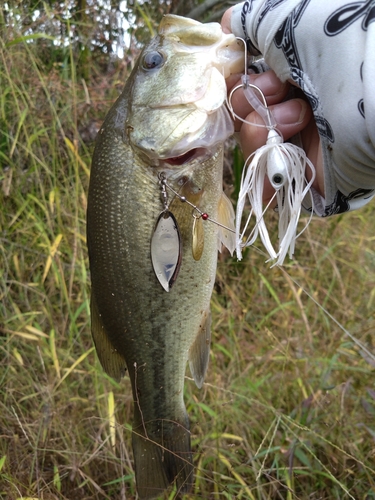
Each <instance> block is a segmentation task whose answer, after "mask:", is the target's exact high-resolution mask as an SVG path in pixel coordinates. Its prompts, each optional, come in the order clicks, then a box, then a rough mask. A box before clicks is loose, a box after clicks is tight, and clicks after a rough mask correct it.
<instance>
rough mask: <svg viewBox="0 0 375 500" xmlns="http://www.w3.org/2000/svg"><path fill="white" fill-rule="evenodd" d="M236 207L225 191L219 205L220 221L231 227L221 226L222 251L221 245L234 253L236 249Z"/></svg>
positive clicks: (220, 241) (219, 234)
mask: <svg viewBox="0 0 375 500" xmlns="http://www.w3.org/2000/svg"><path fill="white" fill-rule="evenodd" d="M235 216H236V215H235V213H234V208H233V205H232V202H231V201H230V199H229V198H228V196H227V195H226V194H225V193H224V192H223V193H222V195H221V197H220V201H219V207H218V217H217V219H218V222H220V224H222V225H223V226H225V227H227V228H229V229H230V231H228V229H225V228H224V227H220V226H219V232H218V250H219V251H220V252H221V247H222V245H224V246H225V247H226V248H227V249H228V250H229V252H230V254H231V255H233V252H234V250H235V249H236V235H235V226H234V219H235Z"/></svg>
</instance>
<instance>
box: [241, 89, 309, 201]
mask: <svg viewBox="0 0 375 500" xmlns="http://www.w3.org/2000/svg"><path fill="white" fill-rule="evenodd" d="M270 109H271V111H272V113H273V116H274V118H275V120H276V122H277V129H278V131H279V132H281V134H282V135H283V138H284V140H287V139H290V138H291V137H292V136H293V135H295V134H297V133H298V132H301V131H302V130H303V129H304V128H305V127H307V125H308V124H309V123H311V122H312V123H313V120H312V116H313V115H312V110H311V108H310V106H309V105H308V103H307V102H306V101H304V100H303V99H291V100H290V101H286V102H282V103H280V104H277V105H275V106H270ZM246 120H247V121H249V122H250V123H254V125H251V124H247V123H244V124H243V126H242V127H241V131H240V142H241V148H242V151H243V155H244V158H245V159H246V158H248V157H249V156H250V155H251V154H252V153H254V152H255V151H256V150H257V149H258V148H260V147H262V146H264V144H265V143H266V141H267V136H268V129H267V128H265V127H259V126H256V125H264V121H263V119H262V118H261V117H260V116H259V115H258V113H256V112H255V111H253V112H251V113H250V114H249V115H248V116H247V117H246ZM255 124H256V125H255ZM274 192H275V190H274V189H273V187H272V186H271V184H270V182H269V180H268V178H267V177H266V179H265V183H264V190H263V201H264V203H268V201H269V200H270V199H271V197H272V196H273V194H274ZM275 203H276V202H275Z"/></svg>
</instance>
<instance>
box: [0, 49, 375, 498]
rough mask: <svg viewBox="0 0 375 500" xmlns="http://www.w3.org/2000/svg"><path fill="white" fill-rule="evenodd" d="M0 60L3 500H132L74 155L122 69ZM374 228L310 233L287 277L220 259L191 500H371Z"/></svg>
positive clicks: (81, 152)
mask: <svg viewBox="0 0 375 500" xmlns="http://www.w3.org/2000/svg"><path fill="white" fill-rule="evenodd" d="M0 55H1V63H0V87H1V89H2V92H1V94H0V122H1V129H2V131H3V135H2V136H1V139H0V161H1V164H2V166H3V169H2V170H1V172H0V176H1V177H0V183H1V194H0V206H1V210H0V251H1V257H0V259H1V270H0V272H1V280H0V287H1V288H0V498H4V499H11V500H13V499H20V498H24V499H26V498H33V499H43V500H50V499H59V500H60V499H67V500H75V499H77V500H78V499H82V500H83V499H85V500H88V499H106V498H108V499H109V498H115V499H117V498H118V499H125V498H126V499H132V498H135V488H134V471H133V460H132V451H131V441H130V431H131V426H130V424H131V419H132V417H131V415H132V396H131V391H130V384H129V380H128V379H127V378H125V379H124V380H123V381H122V382H121V383H116V382H115V381H113V380H112V379H110V378H109V377H108V376H106V375H105V373H104V372H103V370H102V369H101V367H100V364H99V362H98V360H97V358H96V355H95V352H94V349H93V344H92V340H91V335H90V320H89V306H88V304H89V288H90V287H89V275H88V260H87V251H86V242H85V210H86V193H87V186H88V169H89V165H90V157H91V153H92V148H93V144H92V142H89V143H84V142H83V140H82V137H83V136H85V134H86V135H87V134H88V131H89V130H90V127H92V125H93V124H95V123H97V122H98V123H100V121H101V120H102V119H103V117H104V115H105V112H106V111H108V109H109V107H110V105H111V103H112V102H113V100H114V99H115V98H116V96H117V95H118V91H119V90H120V88H121V87H122V84H123V82H124V81H125V78H126V74H127V73H126V68H125V67H123V66H121V65H120V64H119V65H118V66H117V67H115V70H114V72H113V73H112V74H111V75H110V76H109V75H107V74H106V75H103V76H101V77H99V76H95V77H94V78H93V80H92V81H90V82H85V81H83V80H77V79H76V78H75V64H74V62H73V56H72V54H70V59H69V60H70V64H69V66H68V67H67V68H64V71H62V70H61V68H60V67H55V68H53V69H52V70H51V71H50V72H48V73H46V72H43V64H42V63H40V61H39V60H38V57H37V55H36V53H35V51H34V49H33V45H32V44H26V43H23V42H21V43H18V44H13V45H11V46H9V47H5V46H4V45H3V46H2V47H1V52H0ZM25 61H28V63H27V64H25ZM374 215H375V210H374V204H372V205H369V206H368V207H366V208H365V209H363V210H361V211H360V212H356V213H352V214H346V215H345V216H340V217H333V218H331V219H327V220H320V219H315V220H313V222H312V223H311V225H310V226H309V229H308V230H307V231H306V232H305V233H304V234H303V235H302V236H301V238H300V239H299V241H298V243H297V252H296V259H295V260H294V261H290V262H287V264H286V265H285V267H284V270H280V269H269V267H268V265H267V264H265V257H264V256H263V255H262V254H261V253H259V252H257V251H256V250H255V249H250V250H248V251H247V252H246V254H245V257H244V259H243V261H241V262H237V261H236V260H235V259H232V258H230V257H228V256H227V255H224V256H221V257H220V261H219V268H218V273H217V281H216V286H215V292H214V294H213V298H212V312H213V342H212V350H211V361H210V367H209V372H208V376H207V380H206V383H205V385H204V387H203V388H202V389H201V390H198V389H197V388H196V387H195V384H194V383H193V382H192V380H191V379H190V378H189V376H188V377H187V379H186V389H185V393H186V394H185V399H186V403H187V408H188V412H189V415H190V419H191V426H192V441H193V445H194V452H195V455H194V457H195V464H196V482H195V488H194V493H193V494H192V495H191V497H190V498H192V499H193V498H194V499H195V498H202V499H210V498H212V499H214V498H218V499H219V498H220V499H221V498H222V499H232V498H240V499H241V498H242V499H256V500H263V499H264V500H266V499H287V500H289V499H316V500H317V499H327V500H328V499H329V500H331V499H349V498H354V499H356V500H357V499H367V500H371V499H373V498H375V384H374V370H375V361H374V351H375V349H374V347H375V346H374V344H375V340H374V338H375V337H374V330H375V319H374V313H373V311H374V306H375V292H374V290H375V286H374V285H375V237H374V235H375V217H374ZM173 496H174V495H173V493H172V494H171V495H170V497H171V498H173Z"/></svg>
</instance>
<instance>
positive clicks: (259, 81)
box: [227, 70, 290, 130]
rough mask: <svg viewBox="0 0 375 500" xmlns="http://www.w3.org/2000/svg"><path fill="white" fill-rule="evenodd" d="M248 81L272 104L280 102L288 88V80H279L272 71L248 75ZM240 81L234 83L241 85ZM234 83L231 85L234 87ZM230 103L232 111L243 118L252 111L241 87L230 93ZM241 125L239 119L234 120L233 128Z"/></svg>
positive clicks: (229, 83)
mask: <svg viewBox="0 0 375 500" xmlns="http://www.w3.org/2000/svg"><path fill="white" fill-rule="evenodd" d="M249 77H250V83H251V84H253V85H256V86H257V87H258V88H260V90H261V91H262V92H263V94H264V96H265V98H266V101H267V104H268V105H272V104H276V103H279V102H281V101H282V100H283V99H284V98H285V97H286V95H287V93H288V90H289V86H290V85H289V83H288V82H281V81H280V80H279V79H278V77H277V76H276V74H275V73H274V71H272V70H270V71H266V72H265V73H261V74H259V75H255V74H252V75H249ZM231 84H233V81H232V80H231V81H229V82H227V86H228V87H229V85H231ZM241 84H242V82H241V81H239V82H237V83H236V85H241ZM234 87H235V85H234V84H233V85H232V88H234ZM231 103H232V107H233V110H234V112H235V113H236V114H237V115H238V116H240V117H241V118H245V117H246V116H247V115H248V114H249V113H251V111H253V108H252V106H251V105H250V103H249V102H248V100H247V99H246V97H245V95H244V93H243V89H242V88H239V89H238V90H236V91H235V92H234V93H233V94H232V98H231ZM240 126H241V123H240V121H238V120H237V121H236V122H235V129H236V130H238V129H239V128H240Z"/></svg>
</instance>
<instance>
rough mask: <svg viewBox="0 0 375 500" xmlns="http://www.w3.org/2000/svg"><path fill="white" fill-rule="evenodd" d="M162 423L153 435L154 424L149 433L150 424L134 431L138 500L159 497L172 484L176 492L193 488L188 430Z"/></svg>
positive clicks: (167, 422) (174, 424)
mask: <svg viewBox="0 0 375 500" xmlns="http://www.w3.org/2000/svg"><path fill="white" fill-rule="evenodd" d="M162 422H163V426H162V427H163V429H162V430H160V429H157V430H156V432H155V421H154V422H152V424H153V425H152V427H153V429H150V430H148V429H147V428H150V426H149V425H147V428H146V427H145V426H138V427H137V428H135V429H134V428H133V434H132V440H133V452H134V462H135V479H136V484H137V491H138V495H139V498H140V499H141V500H146V499H151V498H156V497H158V496H160V495H161V494H162V493H163V491H164V490H166V489H168V488H169V486H170V485H172V484H173V485H174V486H175V488H176V489H177V491H178V492H179V493H188V492H189V491H190V490H191V488H192V485H193V478H194V467H193V459H192V452H191V445H190V431H189V430H188V429H187V428H186V427H185V426H184V425H182V424H179V423H178V422H171V421H162ZM158 427H160V426H158ZM145 434H147V437H146V435H145ZM155 434H156V436H155Z"/></svg>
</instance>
